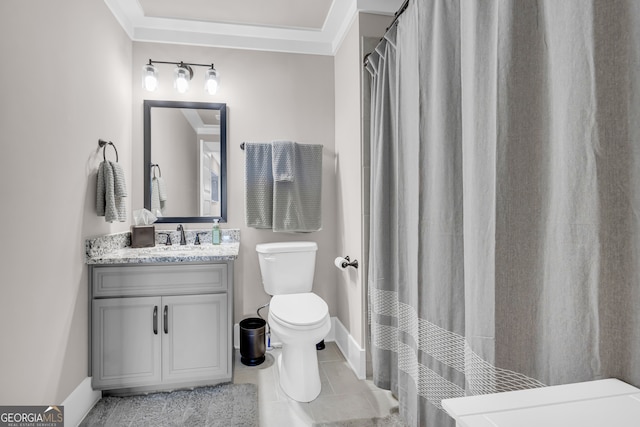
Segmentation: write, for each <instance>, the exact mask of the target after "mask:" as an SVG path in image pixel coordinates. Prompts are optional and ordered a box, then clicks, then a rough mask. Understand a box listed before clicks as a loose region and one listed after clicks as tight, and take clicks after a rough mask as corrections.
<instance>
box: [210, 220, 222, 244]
mask: <svg viewBox="0 0 640 427" xmlns="http://www.w3.org/2000/svg"><path fill="white" fill-rule="evenodd" d="M220 234H221V233H220V224H218V218H215V219H214V220H213V228H212V229H211V243H213V244H214V245H219V244H220V240H221V239H220Z"/></svg>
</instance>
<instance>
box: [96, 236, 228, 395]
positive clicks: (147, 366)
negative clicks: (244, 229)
mask: <svg viewBox="0 0 640 427" xmlns="http://www.w3.org/2000/svg"><path fill="white" fill-rule="evenodd" d="M225 231H226V230H225ZM123 234H125V233H123ZM99 246H100V244H97V243H96V242H93V243H90V242H89V241H88V242H87V263H88V264H89V285H90V308H89V310H90V316H89V317H90V328H89V330H90V343H91V344H90V349H89V351H90V356H89V360H90V375H91V376H92V386H93V388H94V389H96V390H109V391H111V392H112V393H125V394H126V393H135V392H144V391H156V390H169V389H175V388H181V387H194V386H200V385H210V384H217V383H221V382H228V381H230V380H231V376H232V354H233V353H232V351H233V347H232V326H233V321H232V311H233V310H232V307H233V262H234V259H235V258H236V257H237V254H238V246H239V245H238V243H237V242H229V243H225V244H223V245H211V244H208V245H207V244H203V245H199V246H195V245H186V246H182V247H180V246H179V245H173V246H156V247H154V248H141V249H134V248H128V247H126V246H125V247H117V248H113V249H112V250H100V249H99ZM116 246H117V245H116Z"/></svg>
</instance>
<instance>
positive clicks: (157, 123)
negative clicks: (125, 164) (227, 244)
mask: <svg viewBox="0 0 640 427" xmlns="http://www.w3.org/2000/svg"><path fill="white" fill-rule="evenodd" d="M144 133H145V135H144V139H145V141H144V142H145V147H144V162H145V165H144V166H145V184H144V185H145V195H144V197H145V208H146V209H149V210H151V211H152V212H153V213H154V214H155V215H156V216H157V217H158V222H212V221H213V218H219V219H220V220H221V221H222V222H225V221H226V104H220V103H202V102H179V101H145V102H144ZM152 165H157V167H156V166H152Z"/></svg>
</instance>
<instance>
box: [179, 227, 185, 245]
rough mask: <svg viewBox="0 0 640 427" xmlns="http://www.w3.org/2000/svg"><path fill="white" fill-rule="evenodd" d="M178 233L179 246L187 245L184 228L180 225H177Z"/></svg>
mask: <svg viewBox="0 0 640 427" xmlns="http://www.w3.org/2000/svg"><path fill="white" fill-rule="evenodd" d="M178 231H179V232H180V244H181V245H186V244H187V238H186V237H185V235H184V227H183V226H182V224H180V225H178Z"/></svg>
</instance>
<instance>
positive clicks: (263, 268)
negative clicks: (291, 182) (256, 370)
mask: <svg viewBox="0 0 640 427" xmlns="http://www.w3.org/2000/svg"><path fill="white" fill-rule="evenodd" d="M317 250H318V245H317V244H316V243H315V242H280V243H262V244H259V245H256V251H257V252H258V259H259V261H260V273H261V275H262V284H263V286H264V289H265V291H266V292H267V293H268V294H269V295H271V296H272V298H271V302H270V303H269V317H268V322H269V327H270V329H271V331H272V332H273V333H274V335H276V336H278V338H279V339H280V341H281V342H282V353H281V354H280V356H279V358H278V367H279V373H280V386H281V387H282V390H283V391H284V392H285V393H286V394H287V395H288V396H289V397H290V398H291V399H293V400H296V401H298V402H311V401H312V400H314V399H315V398H316V397H318V395H319V394H320V389H321V385H320V372H319V370H318V356H317V354H316V343H318V342H320V341H322V340H323V339H324V338H325V337H326V336H327V334H328V333H329V331H330V329H331V319H330V317H329V307H328V306H327V303H326V302H325V301H324V300H323V299H322V298H320V297H319V296H318V295H316V294H314V293H313V292H311V288H312V286H313V275H314V270H315V263H316V251H317Z"/></svg>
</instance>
